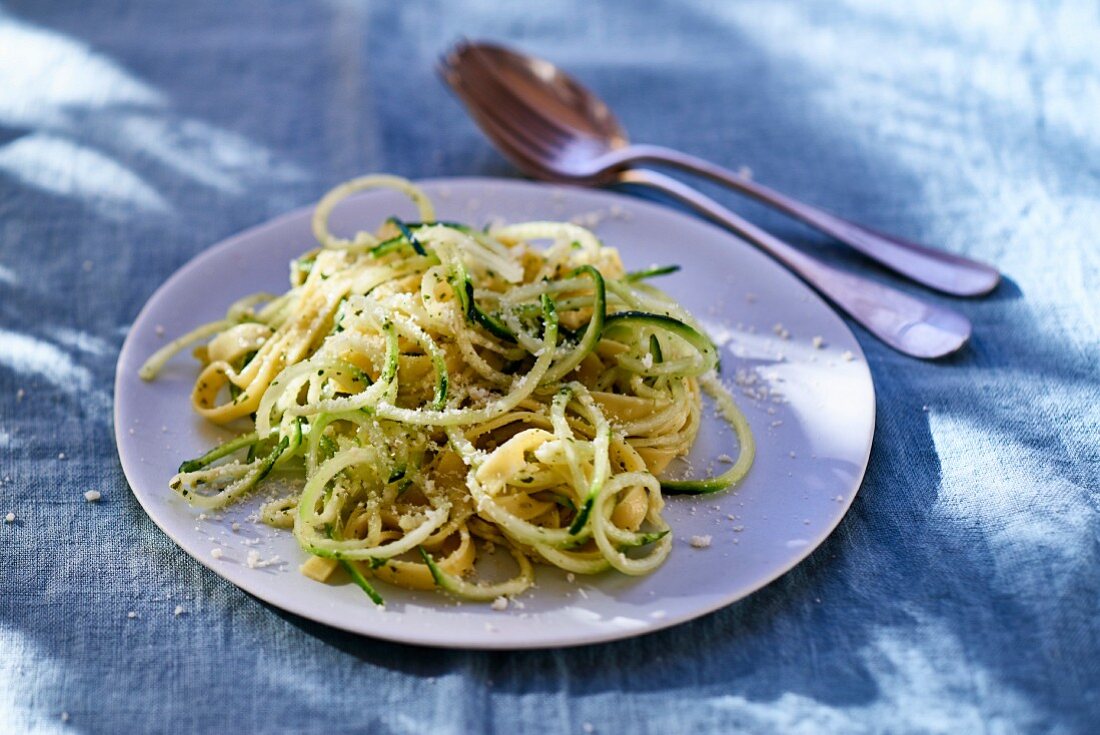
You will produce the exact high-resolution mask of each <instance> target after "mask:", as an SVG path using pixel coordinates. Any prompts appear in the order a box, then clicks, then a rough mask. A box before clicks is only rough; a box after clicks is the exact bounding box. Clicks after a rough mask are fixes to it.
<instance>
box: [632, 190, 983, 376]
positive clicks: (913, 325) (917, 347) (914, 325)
mask: <svg viewBox="0 0 1100 735" xmlns="http://www.w3.org/2000/svg"><path fill="white" fill-rule="evenodd" d="M618 181H619V183H623V184H640V185H642V186H648V187H649V188H651V189H656V190H658V191H661V192H663V193H665V194H667V195H669V196H670V197H672V198H673V199H676V200H677V201H680V202H682V203H684V204H686V205H688V206H689V207H691V208H692V209H694V210H695V211H697V212H699V213H700V214H702V215H704V216H705V217H707V218H709V219H711V220H714V221H715V222H717V223H718V224H721V225H723V226H725V227H727V228H729V229H730V230H731V231H732V232H733V233H734V234H736V235H739V236H740V237H742V238H744V239H746V240H748V241H749V242H751V243H753V244H754V245H756V246H757V247H759V248H760V249H761V250H763V251H765V252H766V253H769V254H770V255H771V256H772V257H774V258H775V259H776V260H778V261H779V262H780V263H782V264H783V265H785V266H786V267H787V268H788V269H790V270H791V271H793V272H794V273H795V274H796V275H797V276H798V277H800V278H801V279H802V280H803V281H805V282H806V283H807V284H808V285H810V286H812V287H813V288H814V289H816V290H817V292H818V293H820V294H821V295H822V296H824V297H825V298H827V299H829V301H831V302H832V303H833V304H834V305H835V306H836V307H837V308H839V309H840V310H841V311H844V312H845V313H847V314H848V315H849V316H850V317H851V318H852V319H854V320H855V321H856V322H858V323H859V324H861V325H862V326H863V327H864V328H865V329H867V331H869V332H871V333H872V334H874V335H875V336H876V337H878V338H879V339H881V340H882V341H883V342H885V343H886V344H888V345H890V346H891V347H893V348H894V349H895V350H897V351H899V352H902V353H904V354H906V355H910V356H912V357H920V358H924V359H933V358H937V357H943V356H945V355H949V354H951V353H952V352H955V351H957V350H959V349H960V348H961V347H962V346H963V345H965V344H966V341H967V340H968V339H969V338H970V322H969V321H968V320H967V319H966V317H964V316H963V315H961V314H959V313H957V312H954V311H952V310H950V309H945V308H943V307H940V306H936V305H935V304H929V303H927V302H924V301H921V300H920V299H916V298H913V297H912V296H910V295H908V294H906V293H903V292H902V291H898V290H897V289H894V288H891V287H889V286H886V285H883V284H881V283H876V282H875V281H871V280H868V279H866V278H862V277H860V276H857V275H854V274H852V273H846V272H844V271H841V270H837V269H836V268H833V267H832V266H830V265H826V264H825V263H822V262H821V261H819V260H817V259H815V258H812V257H810V256H809V255H806V254H805V253H803V252H801V251H799V250H796V249H795V248H794V247H792V246H790V245H788V244H787V243H785V242H783V241H782V240H780V239H779V238H777V237H774V236H773V235H770V234H768V233H767V232H765V231H764V230H762V229H760V228H759V227H757V226H756V225H754V224H752V223H751V222H748V221H746V220H744V219H742V218H741V217H739V216H738V215H736V214H734V213H733V212H731V211H729V210H728V209H726V208H725V207H723V206H722V205H721V204H719V203H718V202H716V201H714V200H713V199H711V198H709V197H707V196H705V195H703V194H701V193H700V192H698V191H696V190H695V189H692V188H691V187H690V186H687V185H686V184H683V183H681V182H679V181H677V180H676V179H673V178H670V177H668V176H665V175H663V174H659V173H656V172H655V171H649V170H644V169H627V170H625V171H623V172H621V173H620V174H619V178H618Z"/></svg>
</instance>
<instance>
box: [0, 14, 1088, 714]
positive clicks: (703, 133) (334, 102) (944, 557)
mask: <svg viewBox="0 0 1100 735" xmlns="http://www.w3.org/2000/svg"><path fill="white" fill-rule="evenodd" d="M1098 13H1100V10H1098V8H1097V5H1096V3H1092V2H1068V1H1067V2H1049V3H1039V2H1026V1H1024V0H1020V1H1018V2H994V1H993V0H978V1H977V2H972V3H954V2H948V1H947V0H932V1H930V2H921V3H888V2H879V1H877V0H835V1H834V0H829V1H826V0H812V1H810V2H786V1H784V2H777V1H771V0H768V1H765V0H753V1H746V2H737V3H726V2H702V1H701V0H690V1H688V2H672V0H655V1H654V2H647V3H614V2H591V1H589V0H566V1H565V2H558V3H553V2H552V3H540V4H527V3H498V2H489V1H488V0H476V1H475V2H469V3H466V2H464V3H443V2H438V3H425V2H406V3H382V2H363V3H359V2H350V1H344V0H334V1H333V2H301V3H270V2H261V1H260V0H241V1H240V2H234V3H221V2H213V1H211V0H196V1H195V2H187V3H172V2H162V1H157V2H113V3H96V4H91V3H54V2H49V3H44V2H38V1H37V0H36V1H35V2H27V1H23V2H7V3H3V4H2V5H0V517H2V516H3V515H4V514H6V513H8V512H12V513H14V514H15V521H14V522H12V523H5V522H2V521H0V730H2V731H5V732H67V731H79V732H88V733H98V732H103V733H115V732H211V731H226V730H231V729H235V730H239V731H242V732H268V733H277V732H317V733H322V732H335V731H345V730H350V731H362V732H372V733H468V732H508V733H510V732H530V731H542V732H577V733H580V732H597V733H619V732H623V733H627V732H629V733H646V732H659V733H668V732H694V733H727V732H739V731H743V732H753V733H820V732H842V733H957V732H990V733H1015V732H1042V733H1085V732H1090V731H1094V728H1095V727H1096V725H1097V723H1098V722H1100V694H1098V692H1100V686H1098V685H1100V625H1098V624H1097V613H1098V612H1100V609H1098V608H1100V574H1098V569H1100V566H1098V561H1100V559H1098V556H1100V544H1098V539H1100V520H1098V516H1097V504H1098V497H1097V491H1098V489H1100V488H1098V486H1100V480H1098V478H1100V461H1098V460H1100V450H1098V446H1100V443H1098V435H1100V388H1098V386H1100V372H1098V368H1097V365H1098V360H1100V296H1098V295H1097V294H1098V288H1097V287H1098V286H1100V273H1098V271H1100V118H1098V117H1097V115H1096V112H1097V110H1100V54H1097V49H1098V48H1100V17H1098ZM463 35H464V36H468V37H471V38H492V39H497V40H501V41H505V42H509V43H513V44H516V45H518V46H520V47H522V48H524V49H526V50H529V51H532V52H535V53H537V54H540V55H542V56H545V57H547V58H550V59H552V60H554V61H555V62H557V63H560V64H561V65H563V66H564V67H566V68H567V69H569V70H570V71H571V72H573V73H575V74H577V75H578V76H580V77H581V78H582V79H584V80H585V81H586V82H587V83H588V84H590V85H591V86H592V87H594V88H595V89H597V90H598V91H599V92H600V93H601V94H602V95H604V96H605V97H606V98H607V99H608V101H609V102H610V103H611V105H612V107H613V108H614V109H615V110H616V112H617V113H618V114H619V115H620V117H621V118H622V119H623V121H624V122H625V123H626V124H627V126H628V128H629V129H630V131H631V133H632V134H633V136H634V137H635V138H636V139H637V140H640V141H646V142H655V143H663V144H666V145H671V146H674V147H679V148H682V149H684V150H687V151H690V152H693V153H696V154H699V155H703V156H706V157H709V158H712V159H714V160H716V161H719V162H722V163H725V164H727V165H729V166H731V167H733V168H738V167H740V166H748V167H750V168H751V169H752V171H753V174H754V175H755V177H756V178H757V179H758V180H760V181H763V182H766V183H768V184H770V185H772V186H774V187H776V188H778V189H780V190H781V191H785V192H788V193H790V194H791V195H794V196H796V197H800V198H802V199H805V200H806V201H809V202H813V203H816V204H819V205H821V206H824V207H826V208H828V209H831V210H833V211H836V212H838V213H841V214H843V215H845V216H848V217H850V218H853V219H856V220H858V221H861V222H865V223H867V224H870V225H872V226H875V227H877V228H879V229H883V230H886V231H890V232H895V233H898V234H901V235H904V236H908V237H911V238H913V239H917V240H920V241H924V242H929V243H934V244H937V245H940V246H942V247H945V248H947V249H950V250H952V251H955V252H960V253H965V254H968V255H971V256H974V257H978V258H981V259H984V260H987V261H990V262H993V263H996V264H998V265H999V267H1000V268H1001V269H1002V270H1003V272H1004V274H1005V281H1004V283H1003V284H1002V285H1001V286H1000V288H999V289H998V290H997V291H996V293H995V294H993V295H992V296H991V297H990V298H988V299H985V300H979V301H965V300H952V299H940V300H941V301H942V302H943V303H951V304H952V305H953V306H955V307H956V308H958V309H959V310H960V311H962V312H963V313H965V314H966V315H967V316H969V317H970V318H971V319H972V320H973V322H974V329H975V331H974V338H973V343H972V344H971V346H970V347H969V348H968V349H966V350H965V351H964V352H962V353H961V354H959V355H957V356H955V357H952V358H949V359H946V360H942V361H940V362H938V363H924V362H918V361H915V360H912V359H908V358H905V357H903V356H901V355H899V354H897V353H895V352H893V351H891V350H890V349H888V348H886V347H884V346H883V345H881V344H879V343H878V342H876V341H875V340H874V339H873V338H871V337H869V336H868V335H867V334H866V333H864V332H861V331H859V330H858V328H857V329H856V333H857V335H858V336H859V338H860V341H861V343H862V344H863V346H864V349H865V350H866V352H867V358H868V361H869V363H870V367H871V370H872V373H873V375H874V379H875V383H876V390H877V398H878V420H877V427H876V432H875V443H874V449H873V451H872V454H871V460H870V467H869V469H868V473H867V476H866V479H865V482H864V484H863V487H862V489H861V490H860V492H859V495H858V497H857V499H856V501H855V504H854V506H853V507H852V510H851V512H850V513H849V515H848V516H847V518H846V519H845V520H844V522H843V523H842V524H841V525H840V527H839V528H838V529H837V531H836V532H835V533H834V534H833V535H832V536H831V537H830V538H829V539H828V540H827V541H826V542H825V543H824V545H822V546H821V547H820V548H819V549H818V550H817V551H816V552H814V554H813V555H812V556H810V557H809V558H808V559H807V560H806V561H805V562H804V563H802V564H801V565H799V566H798V567H797V568H796V569H794V570H793V571H791V572H790V573H788V574H787V575H785V576H784V577H782V578H781V579H780V580H778V581H777V582H775V583H773V584H771V585H770V586H768V587H767V588H765V589H764V590H762V591H760V592H758V593H756V594H754V595H752V596H751V597H749V598H748V599H745V600H743V601H741V602H739V603H737V604H735V605H733V606H731V607H729V608H728V609H725V610H722V611H720V612H717V613H715V614H712V615H708V616H706V617H704V618H702V619H700V620H698V621H695V622H692V623H689V624H686V625H682V626H679V627H676V628H674V629H671V630H667V631H664V632H660V633H657V634H653V635H649V636H645V637H642V638H638V639H634V640H628V641H622V642H618V643H612V644H607V645H599V646H591V647H584V648H578V649H572V650H560V651H543V652H527V653H476V652H461V651H440V650H432V649H424V648H416V647H410V646H402V645H397V644H391V643H386V642H381V641H376V640H372V639H369V638H363V637H357V636H354V635H350V634H345V633H341V632H338V631H334V630H330V629H327V628H325V627H323V626H320V625H317V624H314V623H311V622H309V621H306V620H302V619H299V618H297V617H295V616H292V615H289V614H286V613H283V612H281V611H279V610H277V609H273V608H271V607H269V606H267V605H265V604H263V603H260V602H258V601H257V600H255V599H254V598H252V597H250V596H249V595H247V594H245V593H243V592H241V591H239V590H238V589H236V588H235V587H233V586H231V585H229V584H228V583H226V582H225V581H223V580H222V579H220V578H219V577H217V576H216V575H214V574H213V573H211V572H210V571H208V570H206V569H205V568H203V567H201V566H200V565H199V564H197V563H196V562H194V561H193V560H192V559H191V558H189V557H188V556H186V555H185V554H183V553H182V552H181V551H180V550H179V549H177V548H176V546H175V545H174V544H173V543H172V542H171V541H170V540H169V539H168V538H167V537H166V536H165V535H164V534H163V533H162V532H161V531H160V530H159V529H157V528H156V527H155V526H154V525H153V523H152V522H151V521H150V520H149V519H148V518H147V517H146V516H145V514H144V513H143V512H142V510H141V509H140V507H139V506H138V504H137V502H136V501H135V500H134V498H133V496H132V495H131V493H130V491H129V489H128V486H127V484H126V480H125V478H124V477H123V474H122V471H121V468H120V466H119V462H118V459H117V455H116V449H115V443H114V438H113V426H112V416H111V410H112V384H113V374H114V366H115V360H116V358H117V354H118V351H119V348H120V346H121V344H122V341H123V339H124V337H125V334H126V331H127V328H128V326H129V325H130V323H131V322H132V320H133V319H134V317H135V316H136V314H137V312H138V310H139V309H140V307H141V305H142V304H143V303H144V302H145V300H146V299H147V298H148V297H149V296H150V295H151V294H152V292H153V291H154V290H155V289H156V287H157V286H158V285H159V284H160V283H161V282H163V281H164V279H165V278H167V277H168V276H169V275H170V274H171V273H172V272H173V271H175V270H176V269H177V268H178V267H179V266H181V265H182V264H183V263H185V262H186V261H187V260H188V259H190V258H191V257H193V256H194V255H195V254H197V253H199V252H200V251H202V250H203V249H204V248H206V247H208V246H209V245H211V244H212V243H215V242H217V241H219V240H221V239H223V238H225V237H226V236H229V235H231V234H233V233H235V232H237V231H239V230H241V229H243V228H245V227H247V226H250V225H253V224H256V223H259V222H262V221H264V220H266V219H269V218H271V217H273V216H275V215H277V214H280V213H282V212H284V211H287V210H289V209H292V208H295V207H298V206H302V205H306V204H308V203H310V202H312V201H315V200H316V199H317V198H318V197H319V196H320V195H321V194H322V193H323V192H324V191H325V190H326V189H327V188H328V187H329V186H330V185H332V184H333V183H335V182H338V181H341V180H343V179H345V178H348V177H351V176H354V175H357V174H361V173H365V172H371V171H385V172H393V173H397V174H401V175H406V176H410V177H435V176H447V175H494V176H515V175H516V173H515V172H514V171H513V169H512V168H510V166H509V165H508V164H507V163H505V162H504V161H503V159H501V158H500V157H499V156H498V155H497V154H496V153H494V152H493V151H492V149H491V148H490V146H489V144H488V143H487V142H486V141H485V140H484V139H483V138H482V136H481V135H480V133H479V132H478V131H477V129H476V128H475V127H474V125H473V124H472V123H471V122H470V121H469V119H468V118H467V117H466V115H465V113H464V112H463V111H462V109H461V108H460V107H459V105H458V103H457V102H456V101H455V100H454V99H453V98H452V97H451V96H450V95H449V94H448V92H447V91H446V90H445V89H444V87H443V85H442V84H441V83H440V82H439V81H438V80H437V79H436V78H435V72H434V70H433V66H434V63H435V60H436V57H437V55H438V54H439V53H441V52H442V51H443V50H444V49H445V48H446V47H447V45H448V44H450V43H451V42H453V41H455V40H457V39H458V38H459V37H460V36H463ZM708 191H712V190H711V189H708ZM719 196H720V197H721V198H722V200H723V201H726V202H729V203H731V204H732V205H734V206H735V207H736V208H737V209H738V210H739V211H741V212H742V213H744V214H746V215H747V216H749V217H751V218H753V219H754V220H755V221H757V222H759V223H761V224H762V225H764V226H766V227H768V228H769V229H770V230H772V231H773V232H775V233H777V234H779V235H780V236H782V237H785V238H786V239H788V240H790V241H792V242H795V243H796V244H798V245H799V246H801V247H804V248H806V249H808V250H811V251H814V252H817V253H820V254H822V256H823V257H826V258H829V259H831V260H832V261H833V262H838V263H841V264H843V265H844V266H845V267H853V268H859V269H860V270H861V271H864V272H869V273H871V274H872V275H873V276H874V277H876V278H883V279H887V280H891V277H890V276H889V275H888V274H885V273H884V272H882V271H878V270H876V269H875V268H873V267H871V266H869V265H868V264H867V263H866V262H865V261H861V260H859V259H858V258H857V257H855V256H851V255H848V254H846V253H845V252H844V251H843V250H842V249H841V248H839V247H838V246H836V245H835V244H833V243H831V242H830V241H829V240H828V239H827V238H825V237H823V236H821V235H819V234H817V233H814V232H812V231H810V230H807V229H805V228H803V227H801V226H799V225H796V224H793V223H791V222H790V221H787V220H785V219H783V218H782V217H780V216H778V215H775V214H772V213H769V212H767V211H765V210H763V209H761V208H759V207H756V206H755V205H747V204H745V203H743V202H740V201H738V200H737V199H736V198H734V197H732V196H730V195H728V194H720V195H719ZM895 282H896V281H895ZM903 287H905V288H910V287H909V286H907V285H905V286H903ZM913 290H914V291H917V290H919V289H913ZM922 295H924V296H926V297H928V298H932V299H938V298H939V297H936V296H933V295H931V294H927V293H924V294H922ZM87 490H97V491H99V492H101V493H102V499H101V500H99V501H98V502H88V501H86V500H85V498H84V496H83V493H84V492H85V491H87ZM177 606H179V607H181V608H182V609H183V611H184V612H183V613H182V614H180V615H178V616H177V615H175V614H174V611H175V609H176V607H177ZM131 612H132V613H134V615H133V616H132V617H131V616H130V615H129V613H131Z"/></svg>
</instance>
